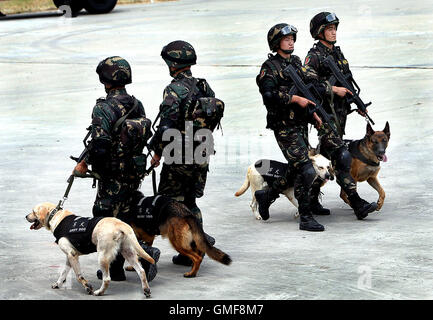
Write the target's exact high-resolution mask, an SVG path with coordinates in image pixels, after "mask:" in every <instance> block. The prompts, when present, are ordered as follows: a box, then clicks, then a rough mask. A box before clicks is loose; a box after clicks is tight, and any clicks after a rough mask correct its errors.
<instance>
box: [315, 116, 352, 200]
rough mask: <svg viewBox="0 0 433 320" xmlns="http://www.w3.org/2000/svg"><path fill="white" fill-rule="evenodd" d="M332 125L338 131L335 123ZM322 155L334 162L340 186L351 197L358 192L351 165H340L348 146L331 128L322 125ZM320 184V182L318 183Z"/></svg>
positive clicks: (320, 144) (320, 141) (320, 139)
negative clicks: (341, 157)
mask: <svg viewBox="0 0 433 320" xmlns="http://www.w3.org/2000/svg"><path fill="white" fill-rule="evenodd" d="M331 125H332V126H333V127H334V128H335V129H336V125H335V123H334V122H331ZM318 135H319V149H320V150H319V151H320V154H322V155H323V156H325V157H326V158H328V159H330V160H331V161H332V166H333V168H334V170H335V177H336V180H337V183H338V185H339V186H340V187H341V188H342V189H343V190H344V191H345V192H346V194H348V195H350V194H352V193H353V192H354V191H356V183H355V181H354V180H353V178H352V175H351V174H350V165H349V166H344V165H341V164H340V163H339V157H340V155H341V154H342V153H343V152H348V150H347V146H346V144H345V143H344V141H343V139H342V138H341V137H340V136H337V135H336V134H335V133H334V132H333V131H332V130H331V129H330V128H329V127H327V126H326V125H322V127H321V128H320V129H319V131H318ZM317 183H319V182H317Z"/></svg>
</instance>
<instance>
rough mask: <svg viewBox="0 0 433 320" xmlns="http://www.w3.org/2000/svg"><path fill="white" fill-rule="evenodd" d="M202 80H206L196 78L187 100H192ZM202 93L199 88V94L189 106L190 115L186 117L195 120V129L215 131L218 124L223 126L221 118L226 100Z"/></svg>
mask: <svg viewBox="0 0 433 320" xmlns="http://www.w3.org/2000/svg"><path fill="white" fill-rule="evenodd" d="M201 81H204V79H199V80H198V81H195V80H194V82H193V84H192V87H191V90H190V93H189V95H188V98H187V99H186V101H189V100H190V98H191V96H192V93H193V92H194V91H195V88H196V86H197V84H200V82H201ZM202 95H203V94H202V90H201V89H200V88H199V94H198V95H197V97H196V99H193V100H192V101H191V104H190V106H189V107H188V117H187V118H186V119H187V120H192V121H193V127H194V130H196V129H209V130H211V131H212V132H213V131H214V130H215V128H216V127H217V126H218V128H219V127H220V126H221V118H222V117H223V115H224V102H223V101H222V100H220V99H218V98H215V97H203V96H202Z"/></svg>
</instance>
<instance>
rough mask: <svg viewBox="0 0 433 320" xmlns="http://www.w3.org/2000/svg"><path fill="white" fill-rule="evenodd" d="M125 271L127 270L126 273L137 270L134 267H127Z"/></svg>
mask: <svg viewBox="0 0 433 320" xmlns="http://www.w3.org/2000/svg"><path fill="white" fill-rule="evenodd" d="M125 270H126V271H135V269H134V267H133V266H127V267H126V268H125Z"/></svg>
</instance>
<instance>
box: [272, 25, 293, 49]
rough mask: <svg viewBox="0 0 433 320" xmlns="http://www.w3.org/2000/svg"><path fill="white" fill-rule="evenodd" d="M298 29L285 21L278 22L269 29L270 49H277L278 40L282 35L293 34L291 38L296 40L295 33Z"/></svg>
mask: <svg viewBox="0 0 433 320" xmlns="http://www.w3.org/2000/svg"><path fill="white" fill-rule="evenodd" d="M297 32H298V29H296V28H295V27H294V26H292V25H290V24H287V23H279V24H276V25H275V26H273V27H272V28H271V29H269V32H268V44H269V49H270V50H271V51H274V52H275V51H277V49H278V47H279V45H280V41H281V39H282V38H283V37H284V36H288V35H293V40H295V41H296V33H297Z"/></svg>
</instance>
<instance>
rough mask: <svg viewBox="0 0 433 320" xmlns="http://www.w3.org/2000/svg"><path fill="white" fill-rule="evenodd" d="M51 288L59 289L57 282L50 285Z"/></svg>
mask: <svg viewBox="0 0 433 320" xmlns="http://www.w3.org/2000/svg"><path fill="white" fill-rule="evenodd" d="M51 288H52V289H60V285H59V284H58V283H57V282H55V283H53V284H52V285H51Z"/></svg>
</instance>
